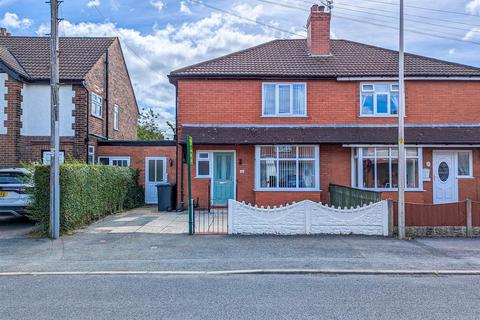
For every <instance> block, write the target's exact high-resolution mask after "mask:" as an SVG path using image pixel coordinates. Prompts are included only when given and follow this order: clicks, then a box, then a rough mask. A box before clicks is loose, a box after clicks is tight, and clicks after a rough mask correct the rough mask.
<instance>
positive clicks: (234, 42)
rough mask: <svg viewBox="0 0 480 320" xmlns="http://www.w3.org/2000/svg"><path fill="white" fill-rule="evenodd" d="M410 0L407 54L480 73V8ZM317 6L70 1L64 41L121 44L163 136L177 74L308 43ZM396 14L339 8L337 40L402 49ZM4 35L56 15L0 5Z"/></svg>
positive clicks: (275, 1)
mask: <svg viewBox="0 0 480 320" xmlns="http://www.w3.org/2000/svg"><path fill="white" fill-rule="evenodd" d="M405 1H406V5H407V7H406V14H407V15H406V19H407V21H406V28H407V30H408V31H407V33H406V42H407V45H406V48H407V51H409V52H412V53H416V54H421V55H426V56H430V57H435V58H439V59H445V60H450V61H454V62H459V63H464V64H469V65H474V66H477V67H480V0H436V1H416V0H405ZM314 2H315V1H313V0H310V1H307V0H185V1H175V0H64V1H63V3H62V5H61V10H60V15H61V17H62V18H63V19H64V20H63V21H62V23H61V26H60V33H61V35H62V36H118V37H120V39H121V42H122V46H123V49H124V52H125V56H126V60H127V64H128V67H129V70H130V74H131V76H132V81H133V83H134V87H135V92H136V94H137V98H138V100H139V104H140V106H141V107H148V108H153V109H154V110H156V111H157V112H159V113H160V114H161V116H162V121H161V123H160V125H161V126H162V127H163V126H164V122H165V120H173V119H174V105H175V101H174V87H173V86H172V85H171V84H169V82H168V80H167V78H166V75H167V74H168V73H169V72H170V71H171V70H174V69H177V68H179V67H182V66H187V65H190V64H193V63H197V62H200V61H203V60H206V59H210V58H213V57H217V56H219V55H223V54H227V53H230V52H233V51H237V50H240V49H243V48H246V47H250V46H253V45H256V44H259V43H262V42H266V41H268V40H271V39H274V38H291V37H294V38H298V37H303V36H304V35H305V23H306V18H307V15H308V8H309V7H310V6H311V4H313V3H314ZM202 3H203V4H205V6H203V5H202ZM396 4H397V5H396ZM397 10H398V0H335V1H334V9H333V21H332V35H333V36H334V37H335V38H340V39H349V40H354V41H358V42H363V43H368V44H372V45H377V46H382V47H387V48H391V49H396V48H397V43H398V40H397V39H398V38H397V30H395V27H396V26H397V19H396V16H397V12H398V11H397ZM229 13H232V14H233V15H232V14H229ZM242 17H244V18H246V19H242ZM265 25H269V26H273V27H274V28H270V27H267V26H265ZM0 26H3V27H6V28H8V30H9V31H10V32H11V33H12V34H13V35H38V36H43V35H45V34H47V33H48V32H49V6H48V4H46V3H44V1H39V0H0Z"/></svg>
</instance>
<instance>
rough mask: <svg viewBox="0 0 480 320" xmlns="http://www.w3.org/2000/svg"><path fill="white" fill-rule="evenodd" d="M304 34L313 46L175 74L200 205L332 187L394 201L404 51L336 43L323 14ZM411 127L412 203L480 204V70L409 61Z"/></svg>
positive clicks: (258, 50)
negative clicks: (369, 192) (400, 64)
mask: <svg viewBox="0 0 480 320" xmlns="http://www.w3.org/2000/svg"><path fill="white" fill-rule="evenodd" d="M307 26H308V37H307V39H295V40H275V41H271V42H268V43H265V44H262V45H259V46H256V47H253V48H249V49H246V50H243V51H240V52H235V53H232V54H229V55H227V56H223V57H219V58H217V59H213V60H210V61H206V62H203V63H200V64H196V65H193V66H190V67H186V68H183V69H179V70H176V71H173V72H171V74H170V81H171V83H172V84H174V85H175V87H176V89H177V120H178V121H177V126H178V131H177V132H178V144H179V154H178V157H179V158H180V157H182V155H184V152H185V148H184V144H185V139H186V136H187V135H191V136H192V138H193V143H194V151H195V152H194V156H195V165H194V169H193V194H194V198H199V199H200V201H201V202H202V201H203V202H206V201H211V202H212V203H213V204H218V205H221V204H225V203H226V199H228V198H236V199H237V200H240V201H246V202H250V203H255V204H259V205H278V204H284V203H289V202H292V201H299V200H303V199H311V200H314V201H323V202H328V201H329V193H328V186H329V184H331V183H334V184H340V185H347V186H353V187H357V188H362V189H366V190H377V191H381V192H383V196H384V197H385V198H395V197H396V190H397V186H398V185H397V181H398V179H397V176H398V175H397V163H398V160H397V158H398V157H397V150H396V148H395V143H396V141H397V122H398V115H397V109H398V83H397V81H398V53H397V52H395V51H392V50H387V49H383V48H379V47H374V46H370V45H365V44H361V43H356V42H352V41H348V40H337V39H331V38H330V13H328V12H325V11H324V8H323V7H319V6H313V7H312V9H311V14H310V17H309V19H308V22H307ZM405 122H406V129H405V132H406V144H407V160H406V171H407V173H406V175H407V177H406V183H407V190H406V191H407V192H406V200H407V201H409V202H418V203H444V202H454V201H457V200H462V199H465V198H471V199H473V200H480V149H479V147H480V68H474V67H470V66H465V65H461V64H456V63H451V62H447V61H440V60H437V59H432V58H428V57H422V56H418V55H413V54H407V55H406V119H405ZM185 172H186V171H185V166H183V168H182V167H181V168H180V170H179V171H178V178H177V181H180V182H183V186H182V183H181V185H180V186H179V188H178V189H179V196H180V197H183V200H184V201H185V196H186V191H185V190H186V182H185V181H186V174H185ZM182 190H183V191H182ZM180 199H181V198H180Z"/></svg>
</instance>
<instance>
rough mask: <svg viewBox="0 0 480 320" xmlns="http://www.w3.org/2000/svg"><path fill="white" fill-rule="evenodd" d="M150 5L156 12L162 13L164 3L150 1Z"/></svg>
mask: <svg viewBox="0 0 480 320" xmlns="http://www.w3.org/2000/svg"><path fill="white" fill-rule="evenodd" d="M150 4H151V5H152V6H154V7H155V9H157V11H158V12H160V11H162V9H163V7H164V6H165V3H163V1H162V0H150Z"/></svg>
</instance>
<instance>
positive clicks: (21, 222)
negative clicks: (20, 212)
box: [0, 213, 33, 240]
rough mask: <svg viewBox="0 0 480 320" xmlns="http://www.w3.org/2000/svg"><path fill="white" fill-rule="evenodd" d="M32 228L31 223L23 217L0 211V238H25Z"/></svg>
mask: <svg viewBox="0 0 480 320" xmlns="http://www.w3.org/2000/svg"><path fill="white" fill-rule="evenodd" d="M32 228H33V223H32V222H30V221H29V220H28V219H27V218H25V217H17V216H14V215H10V214H1V213H0V240H1V239H18V238H26V237H28V236H29V233H30V231H32Z"/></svg>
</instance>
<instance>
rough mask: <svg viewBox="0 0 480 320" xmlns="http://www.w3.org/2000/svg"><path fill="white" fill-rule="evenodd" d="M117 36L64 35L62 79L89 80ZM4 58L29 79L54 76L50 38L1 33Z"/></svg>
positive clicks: (2, 56)
mask: <svg viewBox="0 0 480 320" xmlns="http://www.w3.org/2000/svg"><path fill="white" fill-rule="evenodd" d="M115 39H116V38H87V37H68V38H60V42H59V49H60V54H59V61H60V63H59V65H60V79H62V80H83V79H85V75H86V74H87V73H88V71H90V69H91V68H92V67H93V65H94V64H95V63H96V62H97V61H98V59H100V57H101V56H102V55H103V54H104V53H105V51H106V50H107V48H108V47H110V45H111V44H112V43H113V41H115ZM0 60H1V62H3V63H4V64H5V65H6V66H7V67H9V68H10V69H11V70H12V71H14V72H16V73H18V74H19V75H21V76H22V77H24V78H26V79H28V80H47V79H50V66H49V65H50V38H48V37H13V36H10V37H3V36H0ZM15 61H16V62H15Z"/></svg>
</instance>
